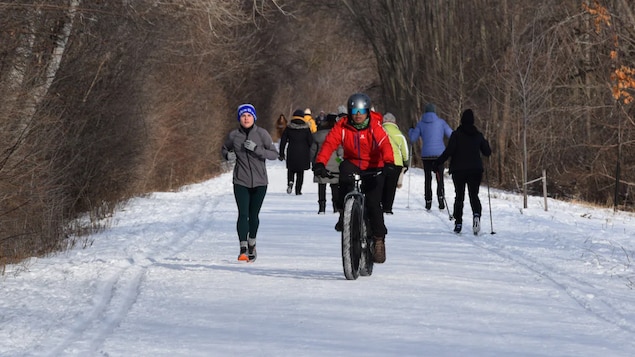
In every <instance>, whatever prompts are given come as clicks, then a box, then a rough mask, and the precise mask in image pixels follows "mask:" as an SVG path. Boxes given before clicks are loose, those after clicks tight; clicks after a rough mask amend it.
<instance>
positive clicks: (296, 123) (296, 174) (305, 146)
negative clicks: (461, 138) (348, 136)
mask: <svg viewBox="0 0 635 357" xmlns="http://www.w3.org/2000/svg"><path fill="white" fill-rule="evenodd" d="M287 145H288V146H287ZM311 145H313V134H312V133H311V129H310V128H309V124H307V123H306V122H305V121H304V111H302V110H301V109H298V110H296V111H295V112H293V116H292V117H291V122H289V124H288V125H287V127H286V128H285V129H284V131H283V132H282V137H281V138H280V156H279V157H278V159H280V161H282V160H287V193H288V194H291V191H292V190H293V184H294V182H295V194H296V195H301V194H302V184H303V183H304V171H306V170H308V169H309V168H310V167H311V153H310V151H311ZM285 148H286V150H287V151H286V155H285Z"/></svg>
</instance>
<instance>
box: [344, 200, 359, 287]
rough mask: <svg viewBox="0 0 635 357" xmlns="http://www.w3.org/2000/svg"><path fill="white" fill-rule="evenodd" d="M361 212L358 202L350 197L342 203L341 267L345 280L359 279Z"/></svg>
mask: <svg viewBox="0 0 635 357" xmlns="http://www.w3.org/2000/svg"><path fill="white" fill-rule="evenodd" d="M362 214H363V211H362V206H361V203H360V201H359V200H357V199H355V198H354V197H351V198H349V199H347V200H346V202H345V203H344V220H343V223H344V224H343V227H342V228H343V229H342V267H343V268H344V276H345V277H346V279H347V280H356V279H357V278H358V277H359V273H360V272H359V264H360V256H361V254H362V237H364V236H363V234H364V232H363V230H364V227H363V219H364V218H363V217H362Z"/></svg>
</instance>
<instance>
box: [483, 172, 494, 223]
mask: <svg viewBox="0 0 635 357" xmlns="http://www.w3.org/2000/svg"><path fill="white" fill-rule="evenodd" d="M488 164H489V161H488ZM488 166H489V165H488ZM488 171H489V170H487V169H485V183H487V203H488V206H489V226H490V234H496V232H494V220H493V219H492V199H491V197H490V194H489V175H488V173H487V172H488Z"/></svg>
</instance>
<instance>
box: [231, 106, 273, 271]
mask: <svg viewBox="0 0 635 357" xmlns="http://www.w3.org/2000/svg"><path fill="white" fill-rule="evenodd" d="M256 120H257V116H256V108H254V106H253V105H251V104H241V105H240V106H238V122H239V123H240V126H239V127H238V129H234V130H232V131H231V132H230V133H229V134H228V135H227V139H226V140H225V142H224V144H223V147H222V150H221V154H222V156H223V158H225V160H227V161H229V162H235V164H234V172H233V179H232V182H233V185H234V198H235V199H236V205H237V206H238V221H237V223H236V230H237V232H238V242H239V245H240V252H239V254H238V260H240V261H249V262H253V261H255V260H256V256H257V254H256V235H257V233H258V226H259V225H260V220H259V218H258V215H259V214H260V208H261V207H262V203H263V202H264V199H265V195H266V194H267V185H268V184H269V181H268V177H267V167H266V165H265V162H266V160H275V159H276V158H277V157H278V151H277V150H276V147H275V146H274V144H273V140H272V139H271V136H270V135H269V132H267V130H265V129H264V128H261V127H259V126H257V125H256Z"/></svg>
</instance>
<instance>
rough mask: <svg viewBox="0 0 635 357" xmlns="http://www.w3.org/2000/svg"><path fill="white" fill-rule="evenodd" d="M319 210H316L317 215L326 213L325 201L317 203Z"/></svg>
mask: <svg viewBox="0 0 635 357" xmlns="http://www.w3.org/2000/svg"><path fill="white" fill-rule="evenodd" d="M318 204H319V206H320V208H319V209H318V214H325V213H326V202H325V201H319V202H318Z"/></svg>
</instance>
